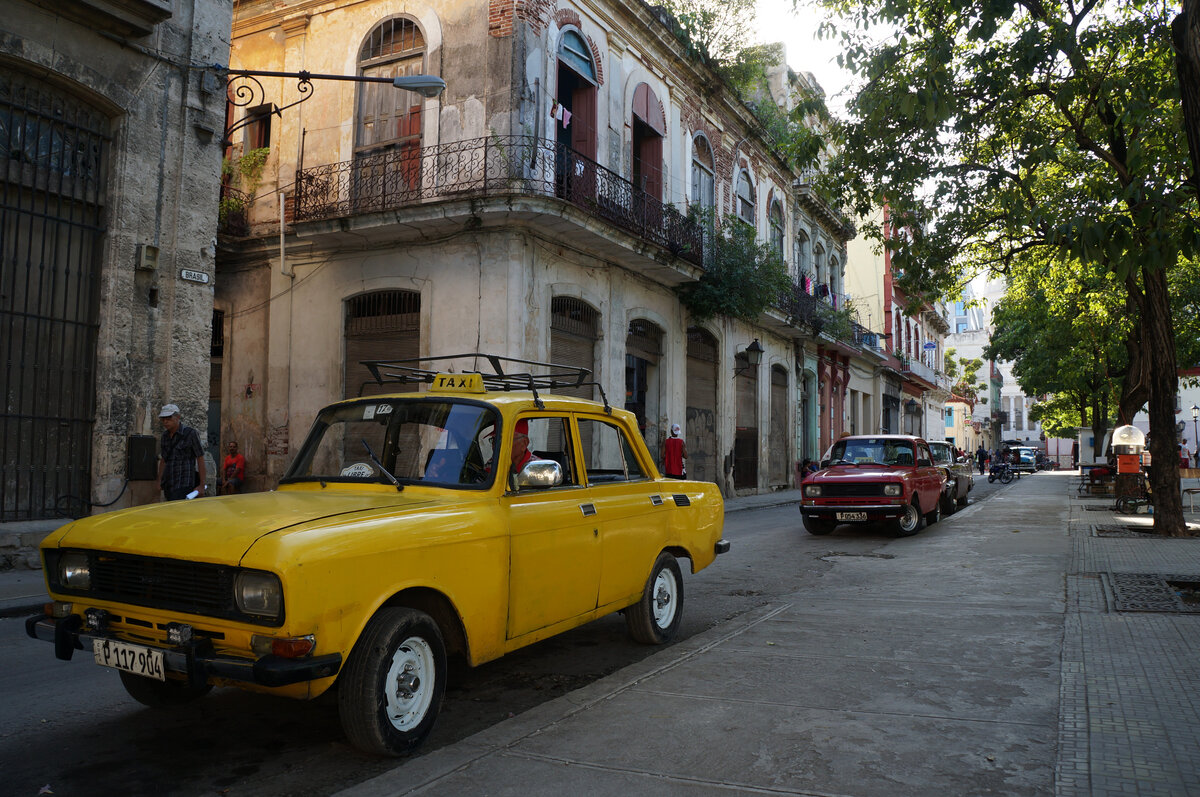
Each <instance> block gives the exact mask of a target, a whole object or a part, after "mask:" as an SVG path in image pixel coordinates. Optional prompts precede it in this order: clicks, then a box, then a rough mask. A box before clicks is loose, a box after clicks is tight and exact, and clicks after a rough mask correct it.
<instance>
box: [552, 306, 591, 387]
mask: <svg viewBox="0 0 1200 797" xmlns="http://www.w3.org/2000/svg"><path fill="white" fill-rule="evenodd" d="M599 332H600V311H598V310H596V309H595V308H594V307H592V306H591V305H590V304H588V303H587V302H585V301H583V300H582V299H576V298H575V297H573V296H555V297H554V298H553V299H551V300H550V361H551V362H552V363H554V364H555V365H566V366H569V367H572V368H586V369H587V370H588V371H589V372H591V374H592V376H591V378H590V379H589V380H588V381H596V379H597V374H596V340H597V339H598V338H599V337H600V335H599ZM554 392H555V393H561V394H564V395H567V396H578V397H579V398H585V399H591V398H594V397H595V388H594V387H593V386H592V385H584V386H583V387H571V388H555V390H554Z"/></svg>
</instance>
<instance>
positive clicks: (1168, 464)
mask: <svg viewBox="0 0 1200 797" xmlns="http://www.w3.org/2000/svg"><path fill="white" fill-rule="evenodd" d="M1142 281H1143V284H1144V285H1145V290H1146V292H1145V305H1144V310H1145V312H1143V314H1142V318H1141V327H1142V353H1143V355H1144V356H1145V358H1146V360H1147V361H1148V365H1149V368H1148V370H1149V376H1150V456H1151V463H1150V487H1151V489H1152V490H1153V491H1154V531H1155V533H1156V534H1162V535H1165V536H1170V537H1185V536H1187V535H1188V530H1187V523H1186V522H1184V519H1183V499H1182V496H1181V495H1180V493H1179V450H1178V447H1177V446H1178V440H1177V437H1178V435H1177V433H1176V431H1175V394H1176V392H1177V391H1178V389H1179V375H1178V370H1177V368H1176V365H1175V335H1174V332H1173V330H1174V326H1173V325H1172V323H1171V300H1170V295H1169V294H1168V292H1167V272H1166V270H1165V269H1161V268H1160V269H1154V270H1151V269H1149V268H1143V269H1142Z"/></svg>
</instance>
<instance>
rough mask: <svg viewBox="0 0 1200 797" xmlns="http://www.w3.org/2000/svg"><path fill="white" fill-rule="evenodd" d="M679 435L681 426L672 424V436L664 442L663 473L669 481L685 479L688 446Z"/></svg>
mask: <svg viewBox="0 0 1200 797" xmlns="http://www.w3.org/2000/svg"><path fill="white" fill-rule="evenodd" d="M679 433H680V429H679V424H677V423H676V424H672V425H671V436H670V437H668V438H667V439H666V440H663V456H662V458H663V473H665V474H666V476H667V478H668V479H682V478H685V473H686V470H685V468H684V466H683V461H684V460H685V459H687V444H686V443H684V442H683V438H681V437H680V436H679Z"/></svg>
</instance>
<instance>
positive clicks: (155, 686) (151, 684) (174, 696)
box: [118, 671, 212, 708]
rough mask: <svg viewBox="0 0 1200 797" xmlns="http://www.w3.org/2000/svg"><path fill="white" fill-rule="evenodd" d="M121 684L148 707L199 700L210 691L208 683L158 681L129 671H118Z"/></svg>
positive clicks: (135, 698) (169, 705)
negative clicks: (195, 684)
mask: <svg viewBox="0 0 1200 797" xmlns="http://www.w3.org/2000/svg"><path fill="white" fill-rule="evenodd" d="M118 674H119V675H120V676H121V686H123V687H125V691H126V692H128V693H129V696H130V697H132V698H133V699H134V700H136V701H137V702H139V703H141V704H142V705H143V706H149V707H150V708H171V707H173V706H182V705H183V704H185V703H190V702H192V701H193V700H199V699H200V698H202V697H204V696H205V695H207V694H208V693H209V692H210V691H212V686H211V685H210V684H201V685H200V686H193V685H192V684H190V683H189V682H187V681H173V680H166V681H158V680H155V679H154V678H143V677H142V676H140V675H134V674H133V673H131V672H124V671H122V672H120V673H118Z"/></svg>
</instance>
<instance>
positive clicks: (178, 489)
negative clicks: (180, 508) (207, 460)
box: [158, 404, 205, 501]
mask: <svg viewBox="0 0 1200 797" xmlns="http://www.w3.org/2000/svg"><path fill="white" fill-rule="evenodd" d="M158 419H159V421H161V422H162V427H163V433H162V439H161V441H160V449H159V451H160V455H159V460H158V483H159V484H160V485H161V486H162V491H163V495H164V496H165V497H166V499H167V500H168V501H178V500H179V499H181V498H187V497H188V496H190V495H191V494H192V493H193V492H194V493H195V494H196V495H195V496H192V497H199V496H202V495H204V482H205V470H204V446H202V445H200V435H199V434H197V433H196V430H195V429H193V428H192V427H190V426H184V425H183V418H182V417H180V415H179V407H177V406H176V405H174V404H165V405H163V408H162V410H160V411H159V413H158Z"/></svg>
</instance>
